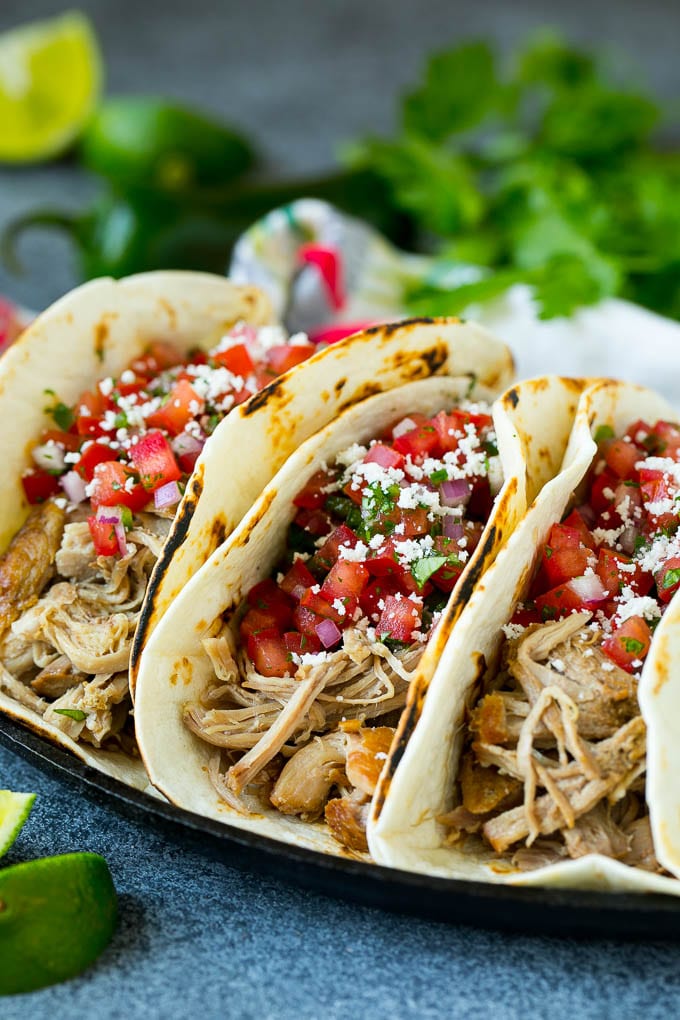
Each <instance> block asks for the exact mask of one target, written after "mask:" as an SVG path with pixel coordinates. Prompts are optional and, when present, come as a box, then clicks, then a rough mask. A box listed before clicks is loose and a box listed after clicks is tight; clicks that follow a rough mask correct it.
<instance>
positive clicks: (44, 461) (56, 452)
mask: <svg viewBox="0 0 680 1020" xmlns="http://www.w3.org/2000/svg"><path fill="white" fill-rule="evenodd" d="M32 457H33V461H34V463H35V464H37V465H38V467H39V468H42V470H43V471H63V469H64V466H65V463H66V462H65V460H64V450H62V448H61V447H60V446H57V444H56V443H41V444H40V446H35V447H34V448H33V453H32Z"/></svg>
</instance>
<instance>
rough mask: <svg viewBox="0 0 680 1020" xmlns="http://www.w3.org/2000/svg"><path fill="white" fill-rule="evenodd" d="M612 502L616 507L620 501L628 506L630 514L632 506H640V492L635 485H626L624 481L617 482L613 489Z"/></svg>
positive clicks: (619, 504)
mask: <svg viewBox="0 0 680 1020" xmlns="http://www.w3.org/2000/svg"><path fill="white" fill-rule="evenodd" d="M612 503H613V504H614V506H615V507H616V509H618V508H619V507H620V506H621V504H622V503H624V504H625V506H626V507H627V508H628V513H629V515H630V513H631V511H632V510H633V508H634V507H638V506H642V493H641V492H640V489H639V488H638V486H636V485H626V483H625V482H619V484H618V485H617V486H616V488H615V489H614V499H613V500H612Z"/></svg>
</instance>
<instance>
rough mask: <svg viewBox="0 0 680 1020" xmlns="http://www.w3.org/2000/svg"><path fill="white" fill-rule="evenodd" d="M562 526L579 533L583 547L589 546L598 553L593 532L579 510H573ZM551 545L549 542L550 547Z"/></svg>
mask: <svg viewBox="0 0 680 1020" xmlns="http://www.w3.org/2000/svg"><path fill="white" fill-rule="evenodd" d="M562 525H563V527H565V528H570V529H571V530H572V531H574V530H575V531H578V533H579V538H580V540H581V542H582V544H583V545H587V546H588V548H589V549H592V550H593V551H597V542H596V541H595V539H594V538H593V535H592V532H591V530H590V528H589V527H588V525H587V524H586V522H585V521H584V520H583V517H581V514H580V513H579V512H578V510H572V511H571V513H570V514H569V516H568V517H565V519H564V520H563V521H562ZM550 544H551V543H550V542H548V545H550Z"/></svg>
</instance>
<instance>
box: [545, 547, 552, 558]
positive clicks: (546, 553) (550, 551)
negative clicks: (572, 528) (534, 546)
mask: <svg viewBox="0 0 680 1020" xmlns="http://www.w3.org/2000/svg"><path fill="white" fill-rule="evenodd" d="M552 554H553V551H552V549H551V548H550V546H549V545H544V546H543V555H544V556H545V558H546V560H549V559H550V557H551V556H552Z"/></svg>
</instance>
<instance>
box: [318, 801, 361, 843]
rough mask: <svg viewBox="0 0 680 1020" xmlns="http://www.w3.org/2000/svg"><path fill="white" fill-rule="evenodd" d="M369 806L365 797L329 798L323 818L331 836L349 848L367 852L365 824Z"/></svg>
mask: <svg viewBox="0 0 680 1020" xmlns="http://www.w3.org/2000/svg"><path fill="white" fill-rule="evenodd" d="M370 806H371V805H370V801H369V800H367V799H366V798H365V797H362V798H361V799H355V798H354V797H338V798H336V799H335V800H329V801H328V803H327V804H326V809H325V811H324V818H325V819H326V824H327V825H328V828H329V829H330V830H331V835H332V836H333V838H334V839H336V840H337V841H338V843H340V844H342V846H346V847H348V849H350V850H358V851H363V852H364V853H367V852H368V840H367V838H366V825H367V823H368V813H369V810H370Z"/></svg>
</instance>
